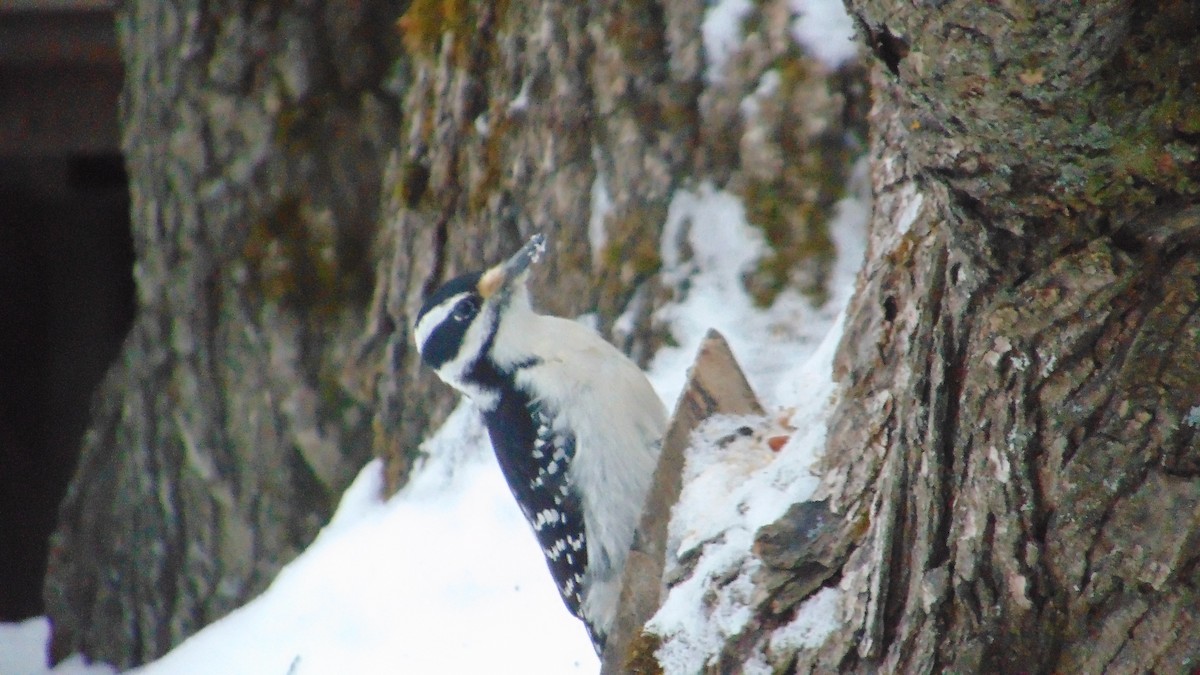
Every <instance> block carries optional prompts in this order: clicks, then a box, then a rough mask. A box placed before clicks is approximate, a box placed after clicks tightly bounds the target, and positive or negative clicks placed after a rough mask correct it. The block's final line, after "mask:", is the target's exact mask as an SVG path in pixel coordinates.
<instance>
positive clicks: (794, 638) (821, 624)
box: [769, 588, 842, 654]
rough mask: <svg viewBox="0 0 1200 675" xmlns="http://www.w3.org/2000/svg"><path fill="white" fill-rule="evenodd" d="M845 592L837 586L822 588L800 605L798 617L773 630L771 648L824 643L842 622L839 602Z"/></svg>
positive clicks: (786, 649)
mask: <svg viewBox="0 0 1200 675" xmlns="http://www.w3.org/2000/svg"><path fill="white" fill-rule="evenodd" d="M841 596H842V592H841V590H840V589H837V588H822V589H821V590H819V591H817V592H816V594H814V595H813V596H812V597H810V598H808V599H807V600H805V601H804V602H802V603H801V604H800V606H799V607H797V608H796V615H795V617H794V618H793V619H792V620H791V621H790V622H788V624H787V625H786V626H784V627H783V628H780V629H778V630H776V631H775V632H774V633H772V634H771V641H770V647H769V648H770V650H771V651H772V652H773V653H776V654H787V653H790V652H794V651H796V650H799V649H814V648H816V647H820V646H821V644H822V643H823V642H824V641H825V638H827V637H829V634H830V633H832V632H833V630H834V629H835V628H837V626H838V622H837V615H838V614H837V612H838V602H840V601H841Z"/></svg>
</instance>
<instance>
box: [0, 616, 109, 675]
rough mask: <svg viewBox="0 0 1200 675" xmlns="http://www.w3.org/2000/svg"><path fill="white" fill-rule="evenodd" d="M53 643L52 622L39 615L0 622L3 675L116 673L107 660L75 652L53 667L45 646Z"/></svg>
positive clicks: (0, 655)
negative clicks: (94, 660)
mask: <svg viewBox="0 0 1200 675" xmlns="http://www.w3.org/2000/svg"><path fill="white" fill-rule="evenodd" d="M49 642H50V621H49V620H48V619H47V618H46V617H44V616H39V617H35V618H32V619H26V620H25V621H21V622H19V623H0V673H3V674H4V675H115V674H116V672H117V671H116V670H115V669H114V668H113V667H112V666H110V665H108V664H104V663H97V664H92V663H88V661H87V660H86V659H84V658H83V657H82V656H80V655H79V654H75V655H73V656H71V657H70V658H68V659H66V660H65V661H63V662H62V663H60V664H58V665H57V666H55V667H54V668H51V667H50V664H49V663H47V659H46V647H47V645H48V644H49Z"/></svg>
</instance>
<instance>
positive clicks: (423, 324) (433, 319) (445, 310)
mask: <svg viewBox="0 0 1200 675" xmlns="http://www.w3.org/2000/svg"><path fill="white" fill-rule="evenodd" d="M468 295H469V293H465V292H463V293H459V294H458V295H454V296H451V297H449V298H447V299H445V300H443V301H442V304H440V305H438V306H437V307H434V308H433V309H431V310H429V311H428V312H426V313H425V316H423V317H421V320H420V321H418V322H417V325H416V326H413V340H415V341H416V343H417V352H418V353H420V352H421V351H422V350H423V349H425V341H426V340H428V339H429V336H430V334H432V333H433V329H434V328H437V327H438V325H439V324H441V323H442V322H443V321H445V320H446V317H448V316H450V312H453V311H454V306H455V305H457V304H458V301H459V300H462V299H463V298H465V297H467V296H468Z"/></svg>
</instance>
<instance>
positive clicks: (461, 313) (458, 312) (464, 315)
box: [451, 298, 479, 321]
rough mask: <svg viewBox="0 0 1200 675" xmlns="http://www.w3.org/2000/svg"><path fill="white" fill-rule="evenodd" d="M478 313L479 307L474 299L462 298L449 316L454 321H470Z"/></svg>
mask: <svg viewBox="0 0 1200 675" xmlns="http://www.w3.org/2000/svg"><path fill="white" fill-rule="evenodd" d="M478 313H479V305H478V304H477V303H476V302H475V299H474V298H463V299H462V300H459V301H458V304H457V305H455V306H454V313H453V314H451V316H453V317H454V320H455V321H470V320H471V319H473V318H475V315H476V314H478Z"/></svg>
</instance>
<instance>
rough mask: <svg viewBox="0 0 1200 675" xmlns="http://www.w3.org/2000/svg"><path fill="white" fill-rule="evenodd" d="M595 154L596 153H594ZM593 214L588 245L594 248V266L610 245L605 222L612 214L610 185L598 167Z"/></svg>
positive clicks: (593, 194) (594, 188) (593, 191)
mask: <svg viewBox="0 0 1200 675" xmlns="http://www.w3.org/2000/svg"><path fill="white" fill-rule="evenodd" d="M593 154H595V153H593ZM591 195H592V212H591V215H590V216H589V218H588V243H589V244H590V245H591V247H592V264H594V265H595V264H598V263H599V262H600V256H602V255H603V254H604V247H605V246H607V245H608V232H607V231H606V230H605V229H604V222H605V220H606V219H607V218H608V214H609V213H611V212H612V198H611V197H609V195H608V184H607V182H606V181H605V180H604V173H603V172H602V171H600V168H599V166H597V167H596V179H595V180H593V181H592V192H591Z"/></svg>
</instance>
